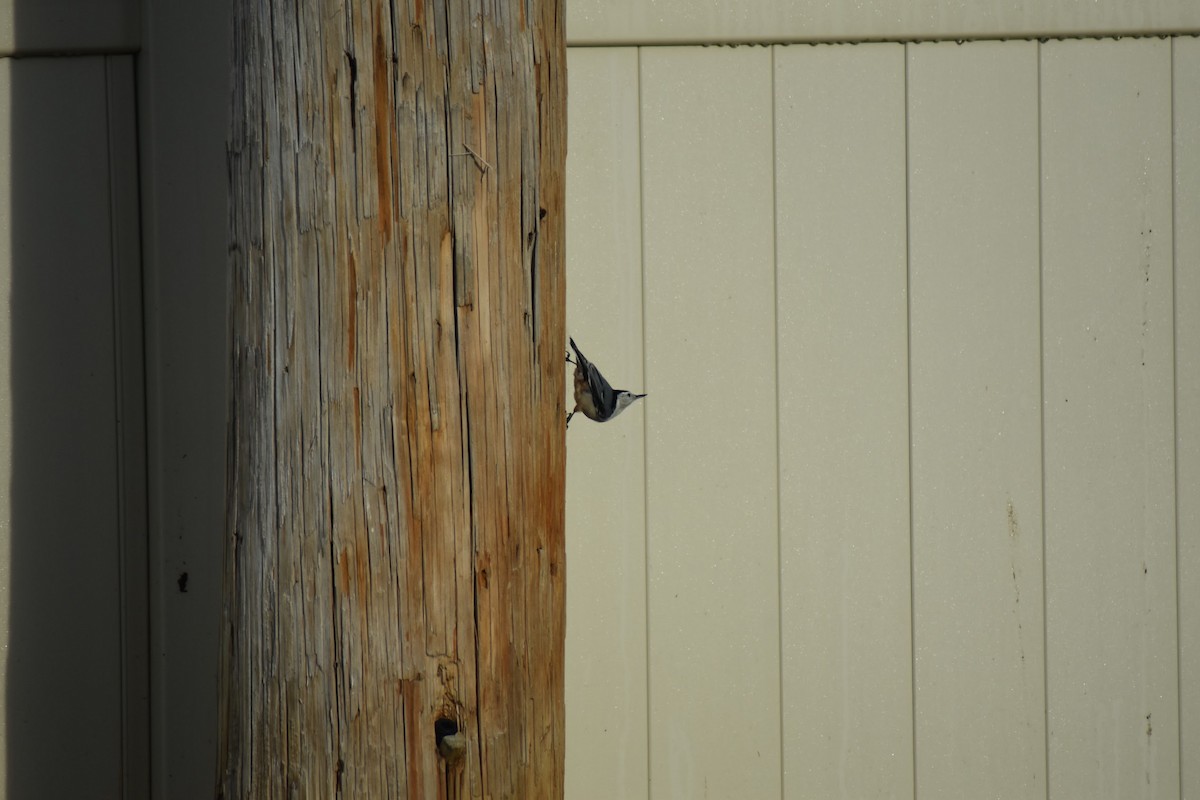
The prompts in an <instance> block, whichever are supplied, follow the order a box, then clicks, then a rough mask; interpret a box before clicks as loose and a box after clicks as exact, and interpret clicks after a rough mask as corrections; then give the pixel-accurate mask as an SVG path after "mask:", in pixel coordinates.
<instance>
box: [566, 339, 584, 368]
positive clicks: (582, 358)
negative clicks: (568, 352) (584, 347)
mask: <svg viewBox="0 0 1200 800" xmlns="http://www.w3.org/2000/svg"><path fill="white" fill-rule="evenodd" d="M567 341H569V342H570V343H571V349H572V350H574V351H575V358H576V359H578V360H579V361H580V362H582V363H584V364H586V363H588V360H587V358H586V357H585V356H584V355H583V353H581V352H579V347H578V345H576V344H575V340H574V339H571V338H569V337H568V339H567Z"/></svg>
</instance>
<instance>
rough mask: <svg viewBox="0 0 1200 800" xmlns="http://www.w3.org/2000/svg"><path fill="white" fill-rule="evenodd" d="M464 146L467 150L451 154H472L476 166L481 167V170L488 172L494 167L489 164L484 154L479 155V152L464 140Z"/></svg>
mask: <svg viewBox="0 0 1200 800" xmlns="http://www.w3.org/2000/svg"><path fill="white" fill-rule="evenodd" d="M463 148H464V149H465V150H466V151H467V152H465V153H451V154H450V155H451V156H470V157H471V158H472V159H474V161H475V166H477V167H479V171H480V172H487V171H488V170H489V169H491V168H492V165H491V164H489V163H488V162H487V161H486V160H484V158H483V156H481V155H479V153H476V152H475V151H474V150H472V149H471V145H469V144H467V143H466V142H463Z"/></svg>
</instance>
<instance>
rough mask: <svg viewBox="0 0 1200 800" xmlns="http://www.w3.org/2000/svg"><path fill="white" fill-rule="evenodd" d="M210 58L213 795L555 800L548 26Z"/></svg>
mask: <svg viewBox="0 0 1200 800" xmlns="http://www.w3.org/2000/svg"><path fill="white" fill-rule="evenodd" d="M233 54H234V65H233V70H234V71H233V83H234V91H233V97H234V101H233V102H234V106H233V114H232V130H231V139H230V156H229V180H230V187H231V196H230V197H231V217H232V218H231V225H232V234H233V246H232V254H231V258H232V274H233V278H232V284H231V291H230V302H231V308H232V329H233V333H232V336H233V341H232V348H233V363H232V366H231V369H232V381H233V391H232V397H231V402H232V408H231V426H230V449H229V452H230V468H229V518H228V526H229V527H228V531H227V535H228V546H227V553H228V555H227V564H226V606H225V612H224V622H223V637H224V638H223V642H224V647H223V653H222V672H221V681H222V717H221V741H220V743H219V753H220V764H219V766H218V788H217V794H218V796H220V797H226V798H271V797H283V796H287V797H309V798H332V797H347V798H379V797H412V798H441V797H450V798H455V797H491V798H505V797H512V798H540V797H548V798H552V797H560V796H561V794H562V779H563V774H562V773H563V697H562V691H563V674H562V665H563V637H564V626H565V619H564V592H563V589H564V577H565V572H564V548H563V519H564V508H563V502H564V501H563V498H564V485H563V480H564V463H565V450H564V447H565V439H564V428H563V424H562V421H563V414H564V409H563V399H564V391H563V386H564V383H563V382H564V369H565V368H564V364H563V353H564V350H563V346H562V345H563V341H564V339H565V334H564V327H563V326H564V299H565V298H564V269H563V252H562V248H563V219H564V218H563V175H564V167H565V164H564V162H565V149H566V138H565V135H566V130H565V125H566V122H565V112H566V73H565V58H564V49H563V9H562V5H561V4H560V3H555V2H551V0H527V2H503V1H502V2H496V3H486V4H485V3H479V2H474V1H473V0H427V1H426V2H422V0H407V2H406V0H390V1H389V0H295V1H294V2H293V1H292V0H289V2H279V1H277V0H241V2H239V3H238V8H237V11H236V19H235V22H234V47H233ZM438 718H446V719H450V720H453V721H454V723H455V724H456V725H457V726H458V727H459V728H460V729H461V730H462V732H463V733H464V734H465V736H466V738H467V753H466V757H465V759H464V760H463V761H462V762H461V763H460V764H459V765H457V766H450V765H448V764H447V763H446V761H444V760H443V759H441V758H440V757H439V756H438V754H437V749H436V747H435V734H434V722H435V720H436V719H438Z"/></svg>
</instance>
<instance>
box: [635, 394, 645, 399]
mask: <svg viewBox="0 0 1200 800" xmlns="http://www.w3.org/2000/svg"><path fill="white" fill-rule="evenodd" d="M645 396H646V395H644V394H635V395H634V396H633V399H634V400H641V399H642V398H643V397H645Z"/></svg>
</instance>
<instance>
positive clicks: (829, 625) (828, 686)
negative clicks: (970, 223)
mask: <svg viewBox="0 0 1200 800" xmlns="http://www.w3.org/2000/svg"><path fill="white" fill-rule="evenodd" d="M774 58H775V76H774V80H775V154H776V159H775V197H776V204H775V209H776V226H775V227H776V231H775V236H776V240H777V243H778V255H777V258H776V269H777V272H778V295H777V306H778V313H779V321H778V340H779V365H778V366H779V372H778V380H779V433H778V435H779V451H780V452H779V474H780V497H779V503H780V530H779V535H780V556H781V559H780V591H781V611H782V615H783V619H784V620H785V621H786V624H785V625H783V626H782V628H781V635H782V650H783V652H782V656H783V662H782V674H783V706H782V713H783V753H784V780H783V786H784V794H785V796H786V797H793V798H803V797H911V795H912V774H913V773H912V768H913V760H912V732H913V725H912V698H911V690H910V687H911V684H912V658H911V654H910V643H911V636H912V631H911V628H910V626H909V619H910V617H909V607H910V603H909V599H910V594H911V593H910V586H909V514H908V353H907V320H908V303H907V289H906V280H905V246H906V231H905V190H906V186H905V171H904V47H903V46H901V45H895V44H894V45H887V46H881V47H871V48H866V49H859V48H849V47H818V48H813V47H794V48H781V49H777V50H775V53H774ZM868 231H869V232H870V234H869V235H864V234H865V232H868Z"/></svg>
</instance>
